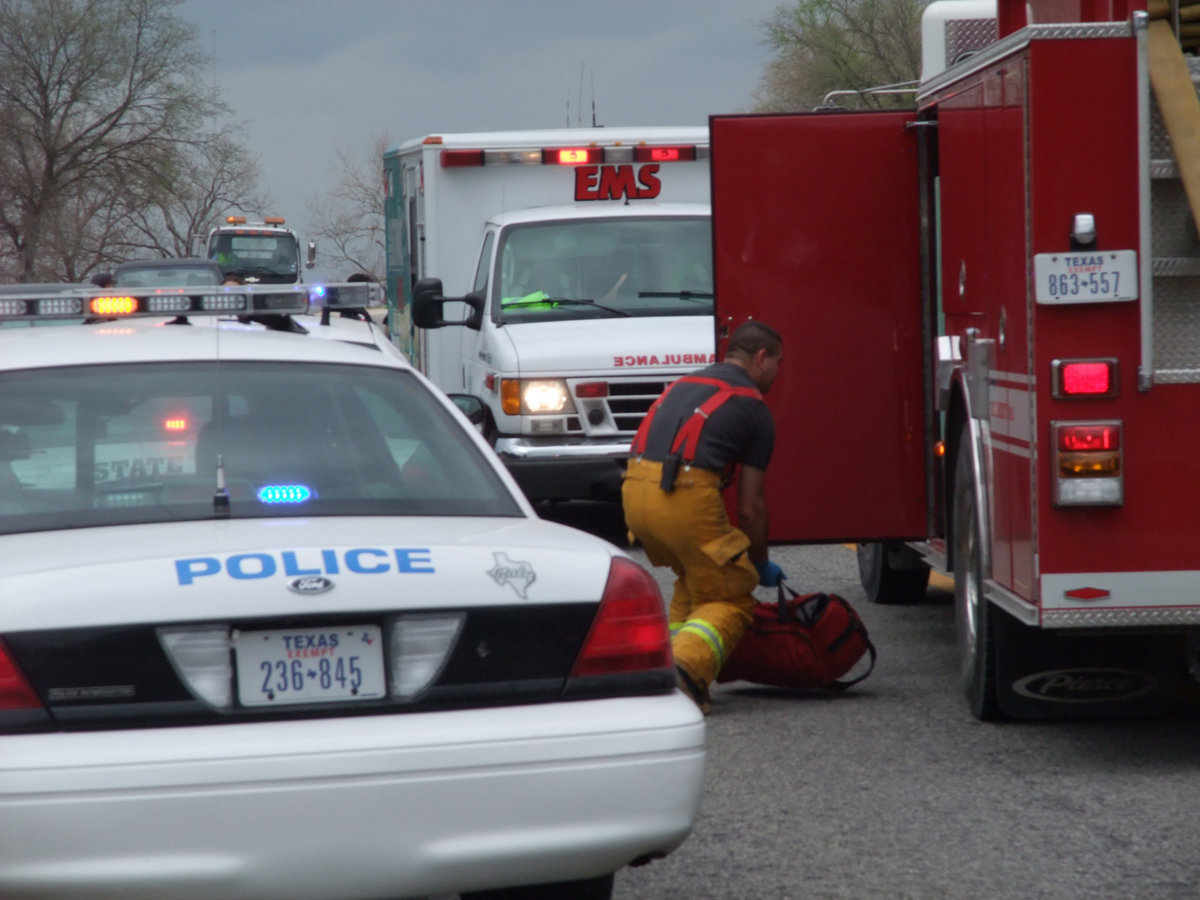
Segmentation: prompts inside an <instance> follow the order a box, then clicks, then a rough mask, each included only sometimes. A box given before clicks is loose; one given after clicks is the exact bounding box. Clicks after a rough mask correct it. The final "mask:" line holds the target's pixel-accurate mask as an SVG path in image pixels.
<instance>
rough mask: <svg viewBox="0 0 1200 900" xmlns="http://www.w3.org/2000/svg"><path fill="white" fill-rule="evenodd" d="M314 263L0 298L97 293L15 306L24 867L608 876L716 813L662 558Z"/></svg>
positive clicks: (13, 862)
mask: <svg viewBox="0 0 1200 900" xmlns="http://www.w3.org/2000/svg"><path fill="white" fill-rule="evenodd" d="M307 290H308V289H304V288H300V289H293V288H278V287H276V288H261V287H255V288H253V289H249V290H247V289H243V288H220V287H218V288H215V289H211V291H210V292H207V293H206V294H205V295H201V296H186V295H185V294H184V293H183V292H182V291H170V290H168V291H157V292H149V291H141V292H139V291H132V292H128V295H117V294H116V293H115V292H107V293H105V294H104V296H91V295H87V294H81V293H79V292H78V290H77V292H76V293H74V294H71V293H69V292H68V293H64V294H62V295H52V296H50V295H47V294H45V293H41V294H38V295H36V296H35V295H30V296H28V297H23V296H19V295H13V294H5V295H3V296H0V321H3V320H8V321H18V320H19V321H27V320H34V319H39V318H40V319H53V318H55V317H61V318H63V319H68V320H69V319H72V318H74V319H76V320H78V319H79V318H80V317H81V316H85V317H89V318H90V319H91V320H92V321H90V323H89V324H84V325H75V324H71V325H61V326H59V327H56V328H7V329H2V330H0V896H3V897H6V898H8V897H24V896H47V895H49V896H86V897H89V898H94V897H122V898H128V897H170V896H189V897H247V896H253V897H289V898H305V897H319V898H328V897H399V896H413V895H427V894H442V895H444V894H450V893H458V892H464V893H468V894H469V893H470V892H474V891H483V890H488V889H495V888H506V887H515V888H516V889H515V891H514V892H513V893H512V894H510V895H508V896H514V897H520V896H527V895H528V896H538V897H542V896H563V897H587V896H599V897H606V896H609V894H610V893H611V890H612V873H614V872H615V871H616V870H618V869H620V868H621V867H622V866H625V865H628V864H632V863H638V862H642V861H646V860H649V859H652V858H655V857H657V856H661V855H663V854H666V853H669V852H671V851H672V850H673V849H674V848H675V847H677V846H678V845H679V844H680V843H681V842H682V841H683V840H684V838H685V837H686V836H687V834H688V833H689V831H690V829H691V827H692V825H693V822H694V820H695V816H696V814H697V809H698V805H699V798H700V791H701V784H702V779H703V765H704V723H703V719H702V717H701V715H700V713H699V711H698V710H697V708H696V706H695V705H694V704H693V703H692V702H691V701H690V700H688V699H687V698H686V697H684V696H683V695H682V694H680V693H678V692H677V691H676V689H675V681H674V670H673V666H672V660H671V655H670V646H669V641H668V636H667V630H666V624H665V617H664V613H663V608H662V601H661V597H660V595H659V593H658V590H657V588H656V587H655V583H654V581H653V580H652V579H651V578H650V576H649V575H648V574H647V573H646V572H645V571H644V570H643V569H642V568H640V567H639V566H638V565H637V564H636V563H634V562H633V561H632V560H630V559H629V558H628V557H626V556H625V555H624V554H622V553H621V552H620V551H619V550H617V549H616V548H614V547H612V546H611V545H609V544H607V543H606V542H603V541H601V540H599V539H596V538H593V537H591V536H588V535H585V534H582V533H580V532H577V531H574V530H572V529H568V528H565V527H562V526H558V525H555V524H552V523H548V522H544V521H541V520H539V519H538V518H537V517H536V515H535V514H534V513H533V511H532V509H531V508H530V506H529V505H528V503H527V502H526V500H525V499H524V497H523V495H522V494H521V492H520V490H518V488H517V487H516V485H515V484H514V482H513V481H512V480H511V478H510V477H509V476H508V474H507V473H506V472H505V470H504V468H503V466H501V465H499V464H498V463H497V461H496V460H495V457H494V456H493V455H492V454H491V453H490V451H489V450H488V448H487V446H486V444H485V443H484V442H483V440H482V439H481V438H480V436H479V435H478V434H476V433H475V432H474V431H473V430H472V429H471V428H470V427H469V426H468V425H467V423H466V420H465V419H464V418H463V416H462V415H461V413H460V412H459V411H457V410H456V409H455V408H454V406H453V404H452V403H451V402H450V401H449V400H448V399H447V398H446V397H445V396H443V395H441V394H440V393H438V392H437V391H436V390H435V389H433V388H431V387H430V385H429V384H428V382H426V381H425V380H424V379H423V378H422V377H421V376H420V375H419V374H418V373H416V372H414V371H413V370H412V369H411V368H410V367H409V366H408V364H407V363H406V362H405V361H404V359H403V358H402V357H400V355H399V353H398V352H397V351H395V350H394V349H393V348H392V347H391V345H390V344H389V343H388V342H387V341H386V339H384V338H383V337H382V335H380V334H379V333H378V330H377V329H355V330H353V334H354V335H356V337H355V338H354V340H353V341H350V342H348V341H342V340H315V339H313V337H312V335H311V334H305V333H301V332H297V331H295V330H293V329H292V326H294V324H295V323H294V321H293V320H292V319H291V315H292V313H294V312H298V311H300V310H301V309H303V308H305V306H306V305H307V301H308V296H307V293H306V291H307ZM334 293H336V291H335V292H334ZM301 298H302V299H301ZM214 311H223V312H224V314H225V315H226V316H229V318H228V319H219V320H214V318H213V316H212V313H213V312H214ZM146 312H152V313H154V314H156V315H157V318H139V317H137V316H138V313H146ZM130 313H131V314H132V315H128V316H127V314H130ZM164 315H169V316H170V318H163V316H164ZM202 321H207V322H208V323H209V325H208V326H207V327H204V326H201V325H199V324H198V323H200V322H202ZM214 321H216V322H217V324H216V326H215V327H213V326H212V323H213V322H214ZM261 323H266V324H265V325H264V324H261ZM369 334H375V335H376V338H375V345H374V346H363V344H364V343H370V341H368V340H367V338H366V337H364V336H365V335H369ZM547 883H556V884H557V889H556V890H555V889H550V890H549V892H548V893H540V892H537V891H538V890H539V889H535V888H533V887H531V886H533V885H545V884H547ZM522 886H524V887H522ZM531 892H532V893H531Z"/></svg>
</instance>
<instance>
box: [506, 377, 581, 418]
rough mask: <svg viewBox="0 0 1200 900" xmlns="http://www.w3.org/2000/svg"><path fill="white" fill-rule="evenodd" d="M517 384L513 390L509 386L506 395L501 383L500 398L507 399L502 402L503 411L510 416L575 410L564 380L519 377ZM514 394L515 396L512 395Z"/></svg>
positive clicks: (560, 412)
mask: <svg viewBox="0 0 1200 900" xmlns="http://www.w3.org/2000/svg"><path fill="white" fill-rule="evenodd" d="M507 380H508V379H506V381H507ZM518 384H519V387H518V390H517V391H513V390H512V389H511V388H510V389H509V394H508V395H507V396H505V395H504V387H505V385H501V394H502V397H501V399H502V400H508V401H509V402H506V403H504V411H505V412H506V413H508V414H509V415H511V416H515V415H521V414H524V415H532V416H536V415H544V414H552V415H553V414H560V415H561V414H562V413H568V412H574V411H575V403H574V402H573V401H572V400H571V392H570V391H569V390H567V383H566V382H565V381H562V380H560V379H557V378H556V379H537V380H525V379H521V381H520V382H519V383H518ZM514 394H515V395H516V396H513V395H514ZM512 401H517V402H512Z"/></svg>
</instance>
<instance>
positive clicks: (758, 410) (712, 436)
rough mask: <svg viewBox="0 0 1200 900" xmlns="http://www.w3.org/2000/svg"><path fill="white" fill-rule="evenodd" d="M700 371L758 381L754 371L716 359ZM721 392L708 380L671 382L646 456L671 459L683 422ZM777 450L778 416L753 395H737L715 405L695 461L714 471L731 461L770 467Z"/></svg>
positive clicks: (746, 383)
mask: <svg viewBox="0 0 1200 900" xmlns="http://www.w3.org/2000/svg"><path fill="white" fill-rule="evenodd" d="M694 374H695V375H697V376H699V377H702V378H719V379H720V380H721V381H724V382H725V383H726V384H730V385H733V386H735V387H748V388H753V387H754V386H755V385H754V382H753V381H752V380H751V379H750V375H749V373H747V372H746V370H745V369H743V368H742V367H741V366H738V365H734V364H733V363H727V362H720V363H714V364H713V365H711V366H708V367H707V368H704V369H701V370H700V371H698V372H696V373H694ZM716 391H717V389H716V388H715V387H712V386H711V385H707V384H690V383H688V382H676V383H675V384H673V385H671V386H670V387H669V388H668V389H667V394H666V396H665V398H664V399H663V401H662V405H661V406H659V408H658V411H657V412H656V413H655V414H654V419H653V421H651V423H650V433H649V435H647V438H646V450H645V452H644V453H643V454H642V455H643V456H644V457H645V458H646V459H648V460H651V461H652V462H662V461H663V460H664V459H666V458H667V456H668V455H670V452H671V444H672V443H674V441H675V435H676V433H678V431H679V429H680V428H681V427H683V423H684V422H686V421H687V420H688V419H690V418H691V417H692V414H693V413H694V412H695V410H696V408H697V407H698V406H700V405H701V404H702V403H703V402H704V401H705V400H707V399H708V398H709V397H711V396H712V395H713V394H715V393H716ZM774 449H775V419H774V418H773V417H772V416H771V411H770V410H769V409H768V408H767V405H766V404H765V403H763V402H762V401H761V400H756V399H755V398H753V397H738V396H733V397H730V398H729V399H728V400H726V401H725V402H724V403H723V404H721V406H719V407H718V408H717V409H716V410H714V411H713V413H712V415H711V416H710V417H709V418H708V421H707V422H705V423H704V428H703V429H702V430H701V432H700V441H699V443H698V444H697V445H696V458H695V460H693V461H692V465H694V466H698V467H699V468H701V469H709V470H711V471H713V472H722V471H724V470H725V467H726V466H728V465H729V464H730V463H741V464H742V465H746V466H750V467H752V468H755V469H763V470H765V469H766V468H767V463H769V462H770V461H771V452H772V451H773V450H774Z"/></svg>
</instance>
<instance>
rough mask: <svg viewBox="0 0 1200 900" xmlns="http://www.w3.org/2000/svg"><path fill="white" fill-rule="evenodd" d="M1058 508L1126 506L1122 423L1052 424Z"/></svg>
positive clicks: (1056, 504)
mask: <svg viewBox="0 0 1200 900" xmlns="http://www.w3.org/2000/svg"><path fill="white" fill-rule="evenodd" d="M1050 440H1051V446H1052V448H1053V453H1052V456H1051V458H1052V459H1053V461H1054V473H1053V476H1054V477H1053V481H1054V492H1053V503H1054V505H1055V506H1120V505H1121V504H1122V503H1124V502H1125V476H1124V472H1123V467H1122V459H1121V443H1122V428H1121V423H1120V422H1116V421H1109V422H1051V423H1050Z"/></svg>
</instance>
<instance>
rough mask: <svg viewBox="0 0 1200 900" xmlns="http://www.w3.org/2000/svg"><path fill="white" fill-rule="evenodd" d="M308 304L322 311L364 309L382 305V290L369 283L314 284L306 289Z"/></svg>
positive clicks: (376, 285) (378, 286)
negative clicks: (322, 309)
mask: <svg viewBox="0 0 1200 900" xmlns="http://www.w3.org/2000/svg"><path fill="white" fill-rule="evenodd" d="M308 297H309V302H310V303H311V304H312V305H313V306H316V307H318V308H324V309H334V310H336V309H365V308H366V307H368V306H380V305H382V303H383V288H382V287H381V286H380V285H378V284H374V283H372V282H369V281H356V282H353V283H346V284H314V285H312V286H311V287H309V289H308Z"/></svg>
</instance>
